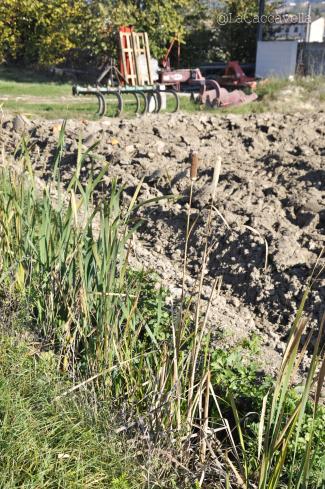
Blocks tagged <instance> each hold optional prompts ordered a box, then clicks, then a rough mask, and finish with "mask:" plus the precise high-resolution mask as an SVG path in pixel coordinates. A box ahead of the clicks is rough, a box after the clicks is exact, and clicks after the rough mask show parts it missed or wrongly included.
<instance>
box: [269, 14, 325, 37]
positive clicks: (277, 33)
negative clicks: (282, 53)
mask: <svg viewBox="0 0 325 489" xmlns="http://www.w3.org/2000/svg"><path fill="white" fill-rule="evenodd" d="M269 33H270V36H271V38H272V39H274V40H277V41H280V40H287V41H288V40H292V41H298V42H324V36H325V18H324V17H319V18H318V19H316V20H314V21H312V22H307V21H301V22H290V18H288V20H287V21H286V22H283V23H277V24H273V25H272V26H270V28H269Z"/></svg>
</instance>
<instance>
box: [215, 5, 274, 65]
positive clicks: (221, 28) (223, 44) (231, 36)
mask: <svg viewBox="0 0 325 489" xmlns="http://www.w3.org/2000/svg"><path fill="white" fill-rule="evenodd" d="M222 3H223V6H222V7H221V8H219V9H216V12H215V15H214V27H215V31H214V40H213V46H214V55H215V58H216V59H224V60H230V59H232V60H238V61H240V62H253V61H254V60H255V54H256V37H257V26H258V20H259V19H258V13H259V1H258V0H224V1H223V2H222ZM276 6H277V2H273V3H270V2H266V14H270V13H272V12H273V11H274V9H275V8H276Z"/></svg>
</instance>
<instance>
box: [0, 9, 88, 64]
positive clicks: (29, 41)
mask: <svg viewBox="0 0 325 489" xmlns="http://www.w3.org/2000/svg"><path fill="white" fill-rule="evenodd" d="M96 23H97V18H96V16H94V15H93V12H92V5H91V4H90V3H88V2H87V1H86V0H1V2H0V32H1V36H0V59H2V60H7V61H11V62H12V61H16V62H23V63H25V64H34V63H37V64H41V65H47V64H54V63H59V62H61V61H63V60H64V59H65V58H66V56H67V55H68V53H69V52H71V50H73V49H78V48H79V47H81V46H82V48H83V49H87V47H88V45H89V44H90V43H91V41H92V40H93V37H92V33H93V29H92V28H93V27H95V25H96ZM88 36H89V37H88Z"/></svg>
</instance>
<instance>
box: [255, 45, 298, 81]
mask: <svg viewBox="0 0 325 489" xmlns="http://www.w3.org/2000/svg"><path fill="white" fill-rule="evenodd" d="M297 50H298V42H297V41H259V42H258V44H257V57H256V76H258V77H261V78H267V77H272V76H274V77H280V78H288V77H289V76H294V75H295V73H296V64H297Z"/></svg>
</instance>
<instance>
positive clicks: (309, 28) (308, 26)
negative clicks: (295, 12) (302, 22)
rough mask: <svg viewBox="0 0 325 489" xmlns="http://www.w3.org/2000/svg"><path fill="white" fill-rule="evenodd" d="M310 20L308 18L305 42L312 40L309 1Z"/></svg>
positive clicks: (309, 12)
mask: <svg viewBox="0 0 325 489" xmlns="http://www.w3.org/2000/svg"><path fill="white" fill-rule="evenodd" d="M307 15H308V20H307V27H306V39H305V42H309V41H310V30H311V3H310V2H309V3H308V14H307Z"/></svg>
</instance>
